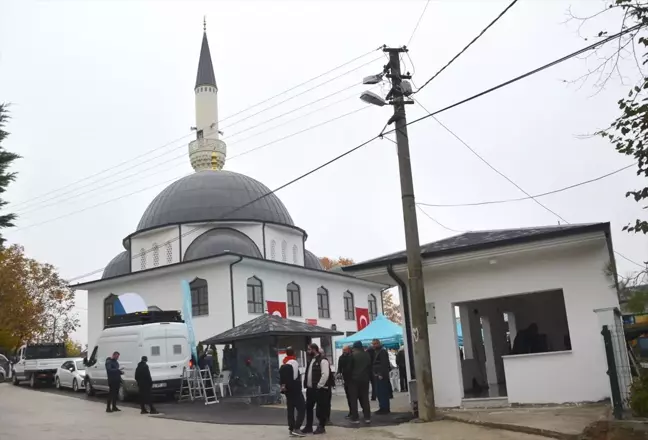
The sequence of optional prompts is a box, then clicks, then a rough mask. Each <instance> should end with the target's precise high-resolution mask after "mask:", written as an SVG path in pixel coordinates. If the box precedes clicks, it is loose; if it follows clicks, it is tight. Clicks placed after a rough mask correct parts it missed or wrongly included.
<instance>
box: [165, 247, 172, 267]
mask: <svg viewBox="0 0 648 440" xmlns="http://www.w3.org/2000/svg"><path fill="white" fill-rule="evenodd" d="M166 262H167V264H171V263H173V246H171V243H167V244H166Z"/></svg>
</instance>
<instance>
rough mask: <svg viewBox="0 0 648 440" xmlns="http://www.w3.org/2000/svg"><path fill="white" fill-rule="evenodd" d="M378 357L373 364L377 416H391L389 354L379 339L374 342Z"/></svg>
mask: <svg viewBox="0 0 648 440" xmlns="http://www.w3.org/2000/svg"><path fill="white" fill-rule="evenodd" d="M372 344H373V347H374V350H375V352H376V357H375V359H374V363H373V373H374V377H375V378H376V379H375V380H376V396H377V397H378V411H376V414H389V412H390V407H389V389H390V387H391V383H390V381H389V370H390V369H391V365H390V364H389V354H387V350H385V347H383V346H382V344H381V343H380V341H379V340H378V339H374V340H373V341H372Z"/></svg>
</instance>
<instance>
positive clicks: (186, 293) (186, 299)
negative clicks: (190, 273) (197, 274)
mask: <svg viewBox="0 0 648 440" xmlns="http://www.w3.org/2000/svg"><path fill="white" fill-rule="evenodd" d="M191 310H192V309H191V287H189V282H187V281H184V280H183V281H182V317H183V319H184V322H185V324H186V325H187V331H188V332H189V348H190V349H191V354H193V356H194V359H195V360H196V362H198V350H197V348H196V335H195V333H194V329H193V321H192V319H191V318H192V312H191Z"/></svg>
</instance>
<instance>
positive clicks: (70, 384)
mask: <svg viewBox="0 0 648 440" xmlns="http://www.w3.org/2000/svg"><path fill="white" fill-rule="evenodd" d="M85 372H86V367H85V365H83V359H81V358H79V359H70V360H69V361H65V362H63V365H61V366H60V367H59V368H58V370H56V376H54V382H55V383H56V388H58V389H59V390H60V389H61V388H72V390H74V392H77V391H79V390H82V389H84V388H85Z"/></svg>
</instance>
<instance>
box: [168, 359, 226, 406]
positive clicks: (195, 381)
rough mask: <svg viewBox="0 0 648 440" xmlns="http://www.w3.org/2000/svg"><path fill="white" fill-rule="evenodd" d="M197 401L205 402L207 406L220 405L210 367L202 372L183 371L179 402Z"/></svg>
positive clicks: (185, 369) (192, 369)
mask: <svg viewBox="0 0 648 440" xmlns="http://www.w3.org/2000/svg"><path fill="white" fill-rule="evenodd" d="M197 399H202V400H204V401H205V405H211V404H212V403H218V397H217V396H216V388H215V387H214V380H213V378H212V374H211V371H210V370H209V367H206V368H204V369H202V370H201V369H199V368H187V367H184V368H183V369H182V386H181V387H180V395H179V397H178V402H182V401H185V400H191V401H192V402H193V401H194V400H197Z"/></svg>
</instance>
